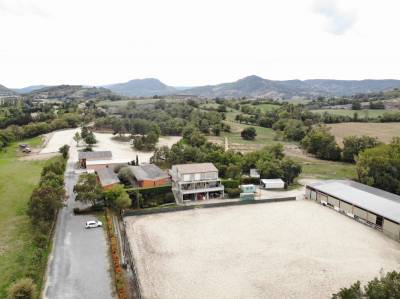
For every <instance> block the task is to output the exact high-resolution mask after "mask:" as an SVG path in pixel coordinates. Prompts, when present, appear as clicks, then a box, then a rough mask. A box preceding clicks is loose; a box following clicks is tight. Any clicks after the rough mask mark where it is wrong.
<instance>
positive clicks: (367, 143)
mask: <svg viewBox="0 0 400 299" xmlns="http://www.w3.org/2000/svg"><path fill="white" fill-rule="evenodd" d="M379 144H380V142H379V141H378V139H377V138H375V137H369V136H361V137H358V136H349V137H346V138H344V139H343V153H342V156H343V160H344V161H346V162H354V161H355V158H356V157H357V156H358V154H359V153H360V152H362V151H363V150H365V149H367V148H372V147H375V146H377V145H379Z"/></svg>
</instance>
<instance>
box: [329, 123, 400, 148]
mask: <svg viewBox="0 0 400 299" xmlns="http://www.w3.org/2000/svg"><path fill="white" fill-rule="evenodd" d="M328 126H329V127H330V128H331V133H332V134H333V135H334V136H335V138H336V141H337V142H338V144H339V145H341V146H342V145H343V138H345V137H348V136H352V135H356V136H362V135H367V136H371V137H377V138H378V139H379V140H380V141H382V142H385V143H389V142H390V141H391V140H392V139H393V137H400V123H358V122H357V123H339V124H330V125H328Z"/></svg>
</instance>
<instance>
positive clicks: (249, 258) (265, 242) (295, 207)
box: [125, 200, 400, 298]
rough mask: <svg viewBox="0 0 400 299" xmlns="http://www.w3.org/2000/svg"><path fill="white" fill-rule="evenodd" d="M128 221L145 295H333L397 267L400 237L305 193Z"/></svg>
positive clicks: (183, 296)
mask: <svg viewBox="0 0 400 299" xmlns="http://www.w3.org/2000/svg"><path fill="white" fill-rule="evenodd" d="M125 221H126V225H127V233H128V236H129V238H130V243H131V248H132V251H133V255H134V257H135V261H136V265H137V268H138V272H139V279H140V284H141V287H142V291H143V295H144V298H330V296H331V294H332V293H334V292H336V291H338V290H339V289H340V288H341V287H344V286H349V285H350V284H351V283H353V282H355V281H357V280H360V281H361V282H366V281H368V280H370V279H372V278H374V277H375V276H378V275H379V272H380V270H381V269H383V271H390V270H393V269H396V270H399V262H400V246H399V243H397V242H395V241H393V240H391V239H389V238H387V237H386V236H384V235H383V234H382V233H380V232H378V231H376V230H374V229H372V228H369V227H367V226H365V225H363V224H360V223H357V222H356V221H354V220H352V219H350V218H347V217H345V216H343V215H341V214H339V213H337V212H336V211H334V210H331V209H329V208H327V207H323V206H320V205H318V204H316V203H314V202H309V201H304V200H300V201H292V202H282V203H267V204H257V205H247V206H232V207H224V208H209V209H196V210H190V211H183V212H172V213H165V214H154V215H146V216H133V217H127V218H126V219H125Z"/></svg>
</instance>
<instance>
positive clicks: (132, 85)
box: [103, 78, 178, 97]
mask: <svg viewBox="0 0 400 299" xmlns="http://www.w3.org/2000/svg"><path fill="white" fill-rule="evenodd" d="M103 87H105V88H107V89H109V90H111V91H112V92H115V93H117V94H120V95H123V96H133V97H151V96H154V95H170V94H174V93H177V92H178V89H175V88H174V87H171V86H168V85H165V84H164V83H162V82H161V81H160V80H158V79H154V78H147V79H135V80H131V81H128V82H125V83H117V84H111V85H105V86H103Z"/></svg>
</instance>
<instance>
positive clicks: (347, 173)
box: [288, 156, 357, 179]
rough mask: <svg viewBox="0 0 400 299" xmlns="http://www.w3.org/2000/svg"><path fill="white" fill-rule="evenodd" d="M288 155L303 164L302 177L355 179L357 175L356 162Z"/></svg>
mask: <svg viewBox="0 0 400 299" xmlns="http://www.w3.org/2000/svg"><path fill="white" fill-rule="evenodd" d="M288 157H290V158H291V159H292V160H294V161H296V162H298V163H300V164H301V166H302V168H303V171H302V173H301V175H300V178H315V179H355V178H356V177H357V173H356V166H355V164H350V163H342V162H333V161H324V160H316V159H314V160H315V161H314V160H313V161H311V160H308V159H302V158H300V157H291V156H288Z"/></svg>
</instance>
